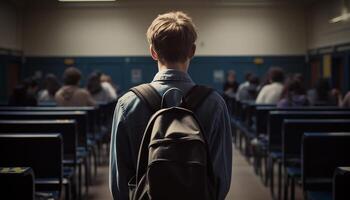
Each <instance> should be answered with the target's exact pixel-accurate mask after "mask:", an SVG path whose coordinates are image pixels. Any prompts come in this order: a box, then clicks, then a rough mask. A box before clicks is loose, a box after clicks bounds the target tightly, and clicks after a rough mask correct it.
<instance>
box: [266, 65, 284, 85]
mask: <svg viewBox="0 0 350 200" xmlns="http://www.w3.org/2000/svg"><path fill="white" fill-rule="evenodd" d="M269 81H270V83H283V82H284V72H283V70H282V69H281V68H280V67H271V68H270V70H269Z"/></svg>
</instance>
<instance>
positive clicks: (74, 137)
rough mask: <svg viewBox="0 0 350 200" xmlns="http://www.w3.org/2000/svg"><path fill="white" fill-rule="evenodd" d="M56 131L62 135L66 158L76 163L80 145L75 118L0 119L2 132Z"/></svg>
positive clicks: (43, 132)
mask: <svg viewBox="0 0 350 200" xmlns="http://www.w3.org/2000/svg"><path fill="white" fill-rule="evenodd" d="M54 132H59V133H61V135H62V140H63V150H64V151H63V152H64V160H67V161H73V162H74V163H75V162H76V150H77V146H78V133H77V127H76V122H75V120H0V134H3V133H6V134H8V133H20V134H22V133H38V134H46V133H54Z"/></svg>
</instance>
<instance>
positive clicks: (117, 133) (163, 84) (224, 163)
mask: <svg viewBox="0 0 350 200" xmlns="http://www.w3.org/2000/svg"><path fill="white" fill-rule="evenodd" d="M151 84H152V86H154V87H155V88H156V90H157V91H158V92H159V94H160V95H163V94H164V93H165V92H166V91H167V90H169V89H170V88H173V87H175V88H178V89H180V90H181V91H182V93H183V94H186V93H187V92H188V91H189V89H191V88H192V87H193V86H194V85H195V84H194V82H193V81H192V79H191V78H190V76H189V75H188V74H187V73H184V72H181V71H177V70H170V69H169V70H163V71H160V72H158V73H157V74H156V76H155V77H154V79H153V81H152V83H151ZM166 96H167V97H166V103H167V105H176V104H178V100H179V99H180V98H179V95H177V94H176V93H174V95H172V96H169V97H170V98H168V95H166ZM195 114H196V116H197V118H198V120H199V122H200V124H201V126H202V127H203V130H204V133H205V137H206V139H207V141H208V144H209V153H210V157H211V159H212V162H213V168H214V175H215V177H216V179H217V181H218V184H219V191H218V195H219V200H223V199H225V197H226V195H227V193H228V191H229V188H230V183H231V170H232V135H231V125H230V117H229V114H228V111H227V107H226V104H225V101H224V100H223V99H222V98H221V96H220V95H219V94H218V93H217V92H213V93H212V94H211V95H209V96H208V98H207V99H206V100H205V101H204V102H203V103H202V105H201V106H200V107H199V108H198V109H197V110H196V112H195ZM150 116H151V112H150V110H149V109H148V107H147V106H146V105H145V104H144V103H143V102H141V100H140V99H139V98H138V97H137V96H136V95H135V94H134V93H133V92H128V93H126V94H125V95H124V96H122V97H121V98H120V99H119V101H118V103H117V106H116V108H115V112H114V118H113V125H112V133H111V152H110V174H109V184H110V190H111V192H112V195H113V198H114V199H115V200H127V199H128V198H129V197H128V192H129V191H128V182H129V180H130V179H131V178H132V177H133V176H134V175H135V174H136V166H137V156H138V151H139V146H140V144H141V140H142V136H143V132H144V130H145V128H146V125H147V123H148V120H149V118H150Z"/></svg>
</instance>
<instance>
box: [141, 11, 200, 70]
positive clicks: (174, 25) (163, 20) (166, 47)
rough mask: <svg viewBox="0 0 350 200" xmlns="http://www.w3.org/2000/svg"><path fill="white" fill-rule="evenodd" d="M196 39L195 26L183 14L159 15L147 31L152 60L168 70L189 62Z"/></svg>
mask: <svg viewBox="0 0 350 200" xmlns="http://www.w3.org/2000/svg"><path fill="white" fill-rule="evenodd" d="M196 39H197V32H196V28H195V25H194V24H193V22H192V19H191V18H190V17H189V16H188V15H186V14H185V13H183V12H169V13H165V14H162V15H159V16H158V17H157V18H156V19H155V20H153V22H152V24H151V25H150V27H149V28H148V30H147V40H148V42H149V44H150V51H151V55H152V58H153V59H154V60H157V61H158V63H160V64H162V65H165V66H167V67H169V68H172V67H175V68H176V66H177V65H181V64H182V65H183V64H186V63H188V62H189V60H190V59H191V58H192V57H193V56H194V54H195V50H196V45H195V42H196ZM187 65H188V64H187Z"/></svg>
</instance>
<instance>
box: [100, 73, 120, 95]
mask: <svg viewBox="0 0 350 200" xmlns="http://www.w3.org/2000/svg"><path fill="white" fill-rule="evenodd" d="M100 79H101V80H100V81H101V85H102V87H104V88H105V89H106V90H107V91H108V92H109V93H110V95H111V97H112V99H113V100H116V99H117V98H118V92H117V91H118V90H117V89H118V88H117V86H115V85H114V84H113V81H112V78H111V76H109V75H106V74H101V78H100Z"/></svg>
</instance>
